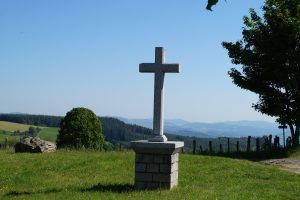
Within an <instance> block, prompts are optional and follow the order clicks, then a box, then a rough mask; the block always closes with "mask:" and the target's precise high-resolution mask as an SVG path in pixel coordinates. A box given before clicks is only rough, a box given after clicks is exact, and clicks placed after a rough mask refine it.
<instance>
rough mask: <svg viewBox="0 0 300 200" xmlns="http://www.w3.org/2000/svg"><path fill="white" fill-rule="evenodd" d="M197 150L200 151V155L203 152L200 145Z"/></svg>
mask: <svg viewBox="0 0 300 200" xmlns="http://www.w3.org/2000/svg"><path fill="white" fill-rule="evenodd" d="M199 150H200V153H202V152H203V149H202V146H201V145H200V147H199Z"/></svg>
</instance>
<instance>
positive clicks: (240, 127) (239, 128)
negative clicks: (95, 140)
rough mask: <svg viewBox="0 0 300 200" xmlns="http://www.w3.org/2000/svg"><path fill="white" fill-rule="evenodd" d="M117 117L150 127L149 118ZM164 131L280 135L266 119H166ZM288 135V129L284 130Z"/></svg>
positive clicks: (280, 131)
mask: <svg viewBox="0 0 300 200" xmlns="http://www.w3.org/2000/svg"><path fill="white" fill-rule="evenodd" d="M118 119H120V120H122V121H124V122H125V123H129V124H137V125H140V126H144V127H147V128H152V120H151V119H129V118H122V117H118ZM164 129H165V132H168V133H172V134H176V135H184V136H195V137H209V138H211V137H214V138H215V137H246V136H255V137H259V136H263V135H269V134H272V135H279V136H281V135H282V130H280V129H278V124H276V123H272V122H266V121H249V120H242V121H226V122H215V123H205V122H188V121H185V120H182V119H166V120H165V124H164ZM286 133H287V135H289V134H290V133H289V130H286Z"/></svg>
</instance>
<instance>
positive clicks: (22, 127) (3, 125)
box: [0, 121, 30, 132]
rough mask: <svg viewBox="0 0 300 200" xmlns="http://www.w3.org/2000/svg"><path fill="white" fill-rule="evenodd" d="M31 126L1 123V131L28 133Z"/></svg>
mask: <svg viewBox="0 0 300 200" xmlns="http://www.w3.org/2000/svg"><path fill="white" fill-rule="evenodd" d="M29 127H30V125H25V124H18V123H12V122H4V121H0V130H4V131H9V132H14V131H17V130H19V131H21V132H24V131H28V129H29Z"/></svg>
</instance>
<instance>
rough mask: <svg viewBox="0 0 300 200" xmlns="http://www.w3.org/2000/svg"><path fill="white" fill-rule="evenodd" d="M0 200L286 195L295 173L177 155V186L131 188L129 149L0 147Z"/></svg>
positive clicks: (295, 186)
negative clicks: (40, 150)
mask: <svg viewBox="0 0 300 200" xmlns="http://www.w3.org/2000/svg"><path fill="white" fill-rule="evenodd" d="M0 157H1V160H0V166H1V168H0V199H122V200H124V199H228V200H229V199H230V200H232V199H272V200H275V199H290V200H298V199H299V196H300V175H297V174H294V173H291V172H286V171H282V170H280V169H279V168H278V167H276V166H269V165H264V164H261V163H255V162H250V161H245V160H235V159H228V158H220V157H210V156H199V155H188V154H181V155H180V163H179V168H180V172H179V186H178V187H177V188H175V189H174V190H172V191H166V190H154V191H135V190H133V183H134V153H133V152H106V153H105V152H90V151H66V150H59V151H57V152H55V153H50V154H28V153H22V154H15V153H13V152H12V151H8V150H2V151H0Z"/></svg>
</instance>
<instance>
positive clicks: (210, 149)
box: [209, 141, 212, 153]
mask: <svg viewBox="0 0 300 200" xmlns="http://www.w3.org/2000/svg"><path fill="white" fill-rule="evenodd" d="M209 153H212V141H209Z"/></svg>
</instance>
